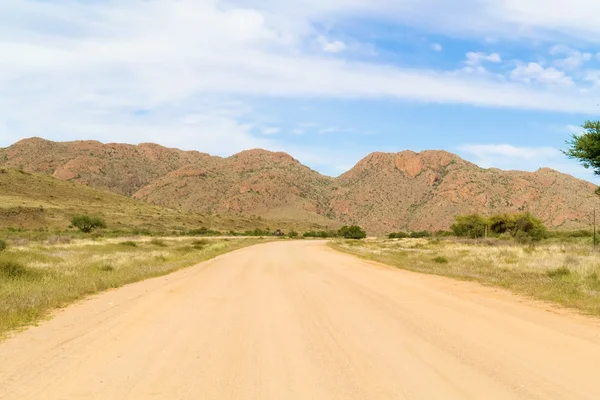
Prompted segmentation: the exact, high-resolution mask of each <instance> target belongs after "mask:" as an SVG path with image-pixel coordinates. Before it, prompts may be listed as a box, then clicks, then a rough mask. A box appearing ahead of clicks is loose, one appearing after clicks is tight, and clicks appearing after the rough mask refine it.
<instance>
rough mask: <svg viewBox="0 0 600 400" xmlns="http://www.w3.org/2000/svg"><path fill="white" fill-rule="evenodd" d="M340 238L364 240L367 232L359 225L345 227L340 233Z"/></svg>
mask: <svg viewBox="0 0 600 400" xmlns="http://www.w3.org/2000/svg"><path fill="white" fill-rule="evenodd" d="M338 236H339V237H343V238H345V239H364V238H366V237H367V232H365V231H364V230H363V229H362V228H361V227H360V226H358V225H352V226H343V227H341V228H340V230H339V231H338Z"/></svg>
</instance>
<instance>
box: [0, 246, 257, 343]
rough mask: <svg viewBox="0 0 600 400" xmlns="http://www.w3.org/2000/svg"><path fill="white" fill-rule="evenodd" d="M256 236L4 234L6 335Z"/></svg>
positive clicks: (0, 325) (0, 275) (1, 308)
mask: <svg viewBox="0 0 600 400" xmlns="http://www.w3.org/2000/svg"><path fill="white" fill-rule="evenodd" d="M257 242H258V241H257V240H256V239H201V240H198V239H192V238H173V237H169V238H152V239H150V238H95V239H92V238H91V235H90V237H89V238H87V239H78V240H73V239H72V238H71V237H56V236H55V237H51V238H49V239H46V240H45V241H43V242H42V241H39V242H33V243H30V242H27V241H23V240H19V239H16V240H12V241H11V240H8V241H4V240H0V337H2V336H4V335H5V334H6V333H8V332H9V331H11V330H14V329H18V328H20V327H24V326H26V325H29V324H31V323H35V322H37V321H39V320H40V319H42V318H44V317H46V316H48V315H49V313H50V311H51V310H53V309H56V308H60V307H64V306H66V305H68V304H70V303H72V302H74V301H76V300H78V299H81V298H83V297H85V296H87V295H90V294H93V293H97V292H100V291H103V290H106V289H111V288H117V287H120V286H123V285H125V284H128V283H132V282H136V281H140V280H143V279H146V278H150V277H156V276H160V275H165V274H168V273H171V272H173V271H176V270H178V269H181V268H184V267H188V266H191V265H194V264H196V263H198V262H201V261H205V260H207V259H210V258H212V257H215V256H218V255H220V254H223V253H226V252H229V251H232V250H235V249H238V248H241V247H244V246H248V245H251V244H255V243H257Z"/></svg>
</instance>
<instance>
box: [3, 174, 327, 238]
mask: <svg viewBox="0 0 600 400" xmlns="http://www.w3.org/2000/svg"><path fill="white" fill-rule="evenodd" d="M77 214H92V215H98V216H101V217H102V218H103V219H104V220H105V221H106V223H107V225H108V228H109V229H116V230H131V229H148V230H152V231H171V230H191V229H198V228H200V227H207V228H213V229H220V230H224V231H229V230H235V231H244V230H248V229H255V228H261V229H266V228H271V229H276V228H282V229H300V230H302V229H319V228H324V226H320V225H311V224H308V223H297V222H294V221H287V220H277V221H274V220H265V219H263V218H251V217H231V216H219V215H211V216H207V215H200V214H195V213H190V212H185V211H181V210H173V209H169V208H164V207H161V206H157V205H153V204H149V203H147V202H144V201H139V200H135V199H131V198H128V197H125V196H121V195H119V194H116V193H112V192H108V191H105V190H100V189H95V188H91V187H88V186H85V185H82V184H78V183H74V182H64V181H61V180H59V179H56V178H53V177H51V176H47V175H41V174H31V173H28V172H21V171H17V170H14V169H10V168H1V169H0V229H3V228H9V227H10V228H24V229H37V228H48V229H60V230H64V229H66V228H67V227H68V226H69V224H70V220H71V217H72V216H73V215H77Z"/></svg>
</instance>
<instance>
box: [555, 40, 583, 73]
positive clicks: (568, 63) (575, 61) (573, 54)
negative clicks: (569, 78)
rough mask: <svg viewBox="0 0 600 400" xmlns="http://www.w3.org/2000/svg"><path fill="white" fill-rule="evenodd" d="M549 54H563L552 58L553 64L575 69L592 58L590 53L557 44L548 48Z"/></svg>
mask: <svg viewBox="0 0 600 400" xmlns="http://www.w3.org/2000/svg"><path fill="white" fill-rule="evenodd" d="M550 54H551V55H554V56H556V55H565V56H566V57H564V58H559V59H556V60H554V65H556V66H558V67H560V68H564V69H567V70H575V69H578V68H580V67H581V66H583V64H585V63H586V62H588V61H590V60H591V59H592V54H591V53H582V52H580V51H578V50H574V49H572V48H570V47H568V46H563V45H557V46H554V47H552V49H550Z"/></svg>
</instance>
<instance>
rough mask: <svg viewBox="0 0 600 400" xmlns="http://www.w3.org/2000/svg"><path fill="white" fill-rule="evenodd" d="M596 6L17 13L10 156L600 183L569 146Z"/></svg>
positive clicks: (49, 8) (436, 3) (595, 100)
mask: <svg viewBox="0 0 600 400" xmlns="http://www.w3.org/2000/svg"><path fill="white" fill-rule="evenodd" d="M597 15H600V3H598V2H596V1H591V0H571V1H569V2H566V1H564V0H528V1H527V2H524V1H521V0H493V1H492V0H456V1H453V2H448V1H442V0H395V1H394V0H297V1H294V2H290V1H282V0H278V1H275V0H178V1H169V0H162V1H152V0H150V1H146V0H119V1H117V0H113V1H106V0H93V1H68V0H62V1H52V0H45V1H33V0H5V1H3V2H2V3H1V4H0V146H7V145H10V144H11V143H13V142H15V141H17V140H19V139H21V138H24V137H30V136H41V137H44V138H48V139H52V140H75V139H96V140H100V141H103V142H127V143H140V142H157V143H160V144H163V145H166V146H172V147H179V148H183V149H195V150H199V151H203V152H207V153H211V154H215V155H221V156H228V155H231V154H234V153H236V152H239V151H241V150H244V149H248V148H257V147H260V148H266V149H269V150H281V151H286V152H288V153H290V154H292V155H293V156H294V157H296V158H298V159H299V160H300V161H302V162H303V163H305V164H307V165H309V166H310V167H312V168H314V169H316V170H318V171H320V172H322V173H324V174H328V175H333V176H335V175H339V174H340V173H342V172H344V171H345V170H347V169H348V168H350V167H351V166H352V165H353V164H355V163H356V162H357V161H358V160H359V159H361V158H362V157H364V156H365V155H367V154H368V153H369V152H372V151H386V152H396V151H401V150H404V149H412V150H417V151H419V150H426V149H444V150H448V151H451V152H454V153H457V154H459V155H460V156H462V157H464V158H466V159H467V160H470V161H472V162H475V163H477V164H479V165H481V166H484V167H492V166H493V167H499V168H504V169H524V170H530V171H534V170H536V169H538V168H540V167H543V166H547V167H551V168H555V169H558V170H560V171H562V172H566V173H570V174H573V175H575V176H578V177H580V178H584V179H589V180H592V181H594V182H596V183H598V182H599V181H600V180H597V179H596V178H594V177H593V175H592V174H591V173H590V172H589V171H586V170H584V169H583V168H581V167H580V166H578V165H577V163H575V162H573V161H570V160H567V159H565V157H564V156H563V155H562V154H561V153H560V151H559V150H560V149H562V148H564V147H565V140H567V139H568V138H569V135H571V134H573V133H578V132H579V131H580V129H579V128H578V126H580V125H581V124H582V123H583V122H584V121H585V120H586V119H597V118H598V117H599V114H600V107H597V105H598V104H599V103H600V90H599V89H600V25H599V24H598V23H597V17H596V16H597Z"/></svg>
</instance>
